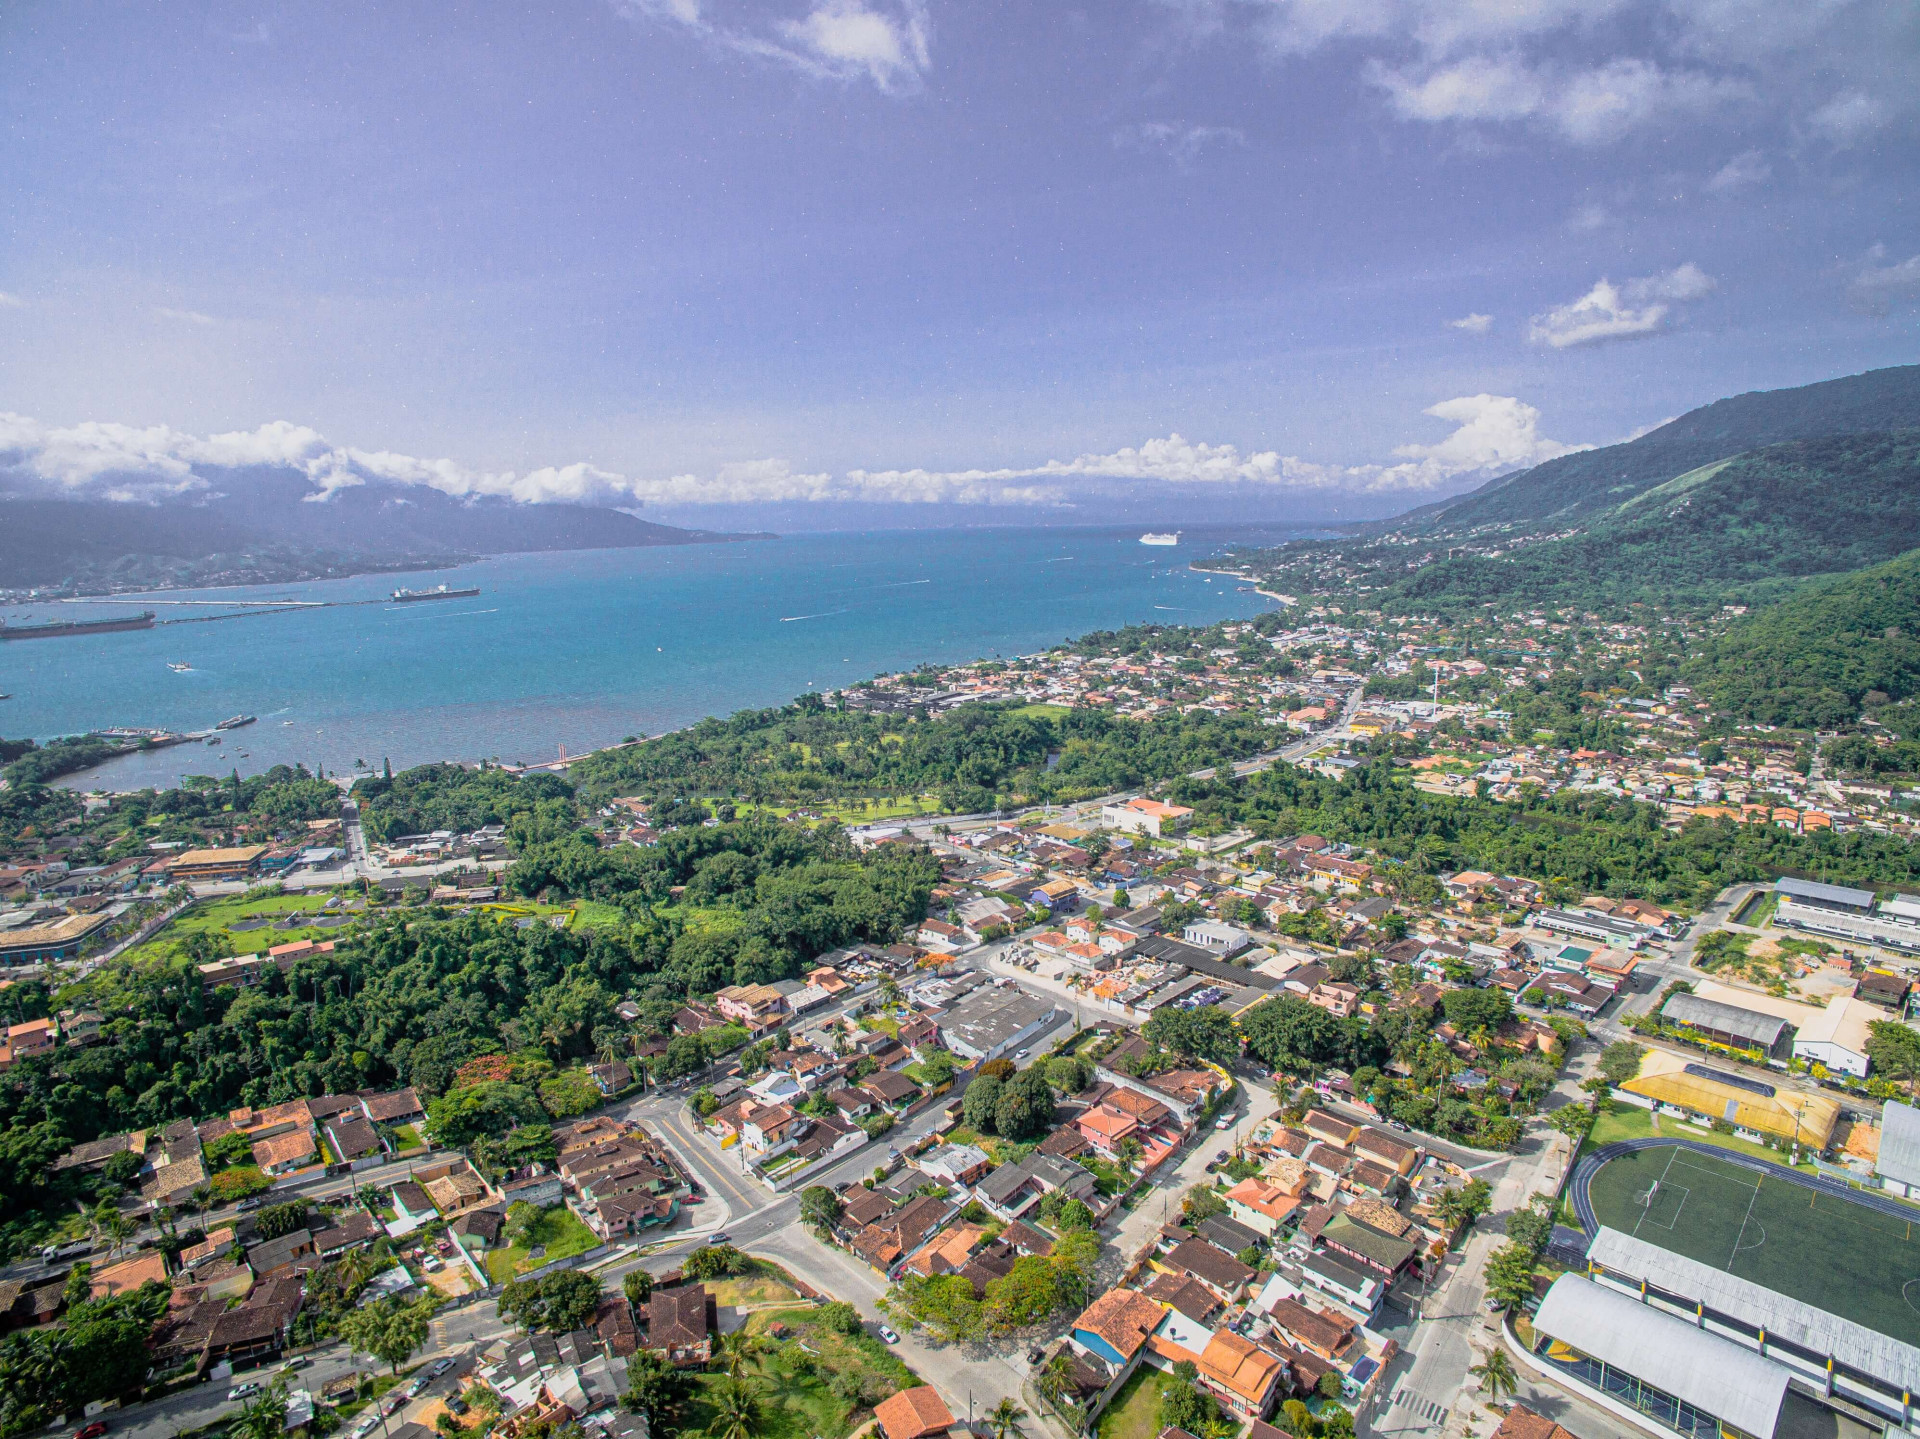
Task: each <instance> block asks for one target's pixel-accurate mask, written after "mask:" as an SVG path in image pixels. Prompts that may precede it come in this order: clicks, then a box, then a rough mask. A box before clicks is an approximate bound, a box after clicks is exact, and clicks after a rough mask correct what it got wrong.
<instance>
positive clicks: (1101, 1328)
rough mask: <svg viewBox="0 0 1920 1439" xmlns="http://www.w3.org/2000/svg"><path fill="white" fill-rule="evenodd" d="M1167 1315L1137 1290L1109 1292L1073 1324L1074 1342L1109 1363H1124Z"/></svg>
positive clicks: (1083, 1312)
mask: <svg viewBox="0 0 1920 1439" xmlns="http://www.w3.org/2000/svg"><path fill="white" fill-rule="evenodd" d="M1166 1312H1167V1311H1166V1310H1164V1309H1162V1308H1161V1307H1160V1306H1159V1305H1158V1304H1155V1303H1154V1302H1153V1301H1152V1300H1151V1299H1149V1298H1147V1296H1146V1295H1144V1294H1142V1293H1140V1292H1139V1291H1138V1290H1134V1289H1109V1290H1108V1291H1107V1292H1106V1293H1105V1294H1102V1295H1101V1296H1100V1297H1099V1298H1097V1299H1095V1300H1094V1301H1093V1303H1091V1304H1089V1305H1088V1306H1087V1307H1086V1308H1085V1309H1084V1310H1082V1311H1081V1313H1080V1317H1079V1318H1078V1319H1076V1320H1074V1321H1073V1342H1074V1343H1076V1344H1078V1345H1079V1346H1080V1347H1081V1348H1082V1349H1085V1350H1086V1351H1087V1352H1088V1353H1091V1354H1097V1355H1098V1356H1099V1357H1100V1358H1102V1359H1104V1360H1106V1361H1107V1362H1108V1363H1109V1364H1125V1363H1126V1362H1127V1361H1128V1360H1130V1359H1132V1358H1133V1356H1134V1355H1136V1354H1138V1353H1139V1352H1140V1347H1141V1345H1143V1344H1145V1343H1146V1342H1147V1336H1148V1335H1150V1334H1152V1333H1153V1331H1154V1329H1155V1328H1156V1327H1157V1326H1158V1325H1159V1323H1160V1320H1161V1318H1162V1316H1164V1315H1165V1314H1166Z"/></svg>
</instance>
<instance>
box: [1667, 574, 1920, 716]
mask: <svg viewBox="0 0 1920 1439" xmlns="http://www.w3.org/2000/svg"><path fill="white" fill-rule="evenodd" d="M1917 636H1920V552H1916V553H1913V554H1907V555H1903V556H1901V557H1900V558H1899V559H1897V560H1894V561H1892V562H1891V563H1889V564H1884V565H1879V566H1876V567H1874V568H1872V569H1869V570H1863V571H1861V572H1860V573H1859V574H1855V575H1849V576H1847V577H1845V578H1844V579H1837V580H1831V581H1828V582H1826V583H1824V584H1821V585H1819V586H1817V587H1815V588H1813V589H1810V590H1808V591H1806V592H1805V593H1802V594H1800V595H1797V596H1795V597H1794V598H1793V599H1791V600H1789V601H1787V602H1785V603H1782V604H1778V605H1773V606H1770V607H1768V608H1766V609H1764V610H1761V611H1759V612H1758V613H1757V614H1753V615H1750V616H1748V617H1747V618H1746V619H1745V620H1743V621H1741V622H1740V623H1738V624H1736V625H1735V626H1734V627H1733V628H1732V629H1730V630H1729V631H1728V632H1727V633H1726V634H1724V635H1722V636H1721V637H1720V638H1719V639H1718V640H1716V641H1715V642H1714V643H1713V645H1712V646H1711V647H1710V648H1709V649H1708V650H1707V652H1706V653H1705V654H1704V655H1703V656H1701V658H1700V659H1699V660H1698V661H1697V662H1696V663H1695V664H1694V665H1692V666H1691V667H1690V668H1689V670H1688V678H1689V679H1690V680H1691V681H1692V682H1693V683H1694V684H1696V685H1698V686H1699V687H1700V688H1701V689H1702V690H1703V691H1705V693H1706V694H1707V696H1708V697H1709V698H1710V699H1711V700H1712V702H1713V704H1714V706H1715V708H1717V709H1723V710H1726V711H1729V712H1731V713H1733V714H1735V715H1738V716H1740V717H1741V718H1743V719H1749V720H1756V721H1758V722H1760V723H1763V724H1783V725H1795V726H1800V727H1804V728H1809V729H1821V728H1832V727H1834V726H1837V725H1842V724H1846V723H1849V722H1851V721H1852V720H1853V719H1854V718H1855V717H1856V716H1857V715H1858V714H1859V713H1860V711H1861V707H1862V706H1863V705H1866V706H1879V705H1884V704H1886V703H1888V702H1889V701H1899V700H1904V699H1908V698H1910V697H1912V696H1913V695H1915V694H1920V638H1917Z"/></svg>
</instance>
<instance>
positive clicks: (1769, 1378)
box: [1533, 1231, 1787, 1439]
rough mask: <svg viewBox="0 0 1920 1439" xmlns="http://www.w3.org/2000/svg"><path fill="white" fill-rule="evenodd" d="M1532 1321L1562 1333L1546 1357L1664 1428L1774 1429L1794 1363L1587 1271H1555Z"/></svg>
mask: <svg viewBox="0 0 1920 1439" xmlns="http://www.w3.org/2000/svg"><path fill="white" fill-rule="evenodd" d="M1603 1232H1604V1231H1603ZM1533 1327H1534V1328H1535V1329H1536V1330H1538V1331H1539V1332H1540V1333H1541V1334H1544V1335H1546V1336H1547V1337H1548V1338H1550V1339H1552V1340H1554V1341H1556V1342H1555V1343H1554V1344H1552V1345H1551V1346H1549V1347H1548V1348H1547V1349H1546V1350H1545V1351H1544V1352H1543V1353H1542V1354H1541V1357H1542V1358H1543V1359H1546V1360H1547V1361H1549V1362H1550V1363H1552V1364H1553V1365H1554V1367H1555V1368H1557V1369H1559V1370H1560V1371H1562V1372H1563V1373H1566V1374H1569V1375H1571V1376H1572V1377H1573V1378H1575V1379H1578V1380H1580V1381H1581V1382H1582V1383H1584V1384H1586V1385H1588V1386H1590V1387H1592V1388H1595V1389H1598V1390H1600V1392H1601V1393H1603V1394H1605V1395H1606V1396H1607V1397H1608V1398H1610V1399H1612V1400H1613V1401H1614V1402H1615V1403H1620V1404H1627V1405H1631V1406H1632V1407H1633V1408H1635V1409H1638V1410H1640V1411H1641V1412H1642V1413H1645V1414H1648V1415H1650V1416H1652V1417H1653V1418H1655V1419H1657V1420H1659V1421H1660V1423H1661V1424H1662V1427H1664V1428H1668V1429H1674V1430H1678V1431H1679V1432H1680V1433H1682V1434H1700V1435H1703V1436H1704V1435H1710V1434H1713V1433H1714V1432H1715V1431H1716V1430H1718V1429H1721V1428H1722V1427H1723V1426H1724V1427H1727V1428H1732V1429H1737V1430H1740V1431H1741V1432H1743V1433H1746V1434H1750V1435H1753V1436H1755V1439H1773V1433H1774V1429H1775V1427H1776V1426H1777V1425H1778V1424H1779V1422H1780V1406H1781V1405H1782V1404H1783V1403H1785V1402H1786V1397H1787V1371H1786V1370H1785V1369H1782V1368H1780V1367H1779V1366H1778V1365H1775V1364H1770V1363H1768V1362H1767V1361H1766V1360H1765V1359H1762V1358H1761V1357H1760V1356H1759V1355H1758V1354H1755V1353H1754V1352H1753V1351H1752V1350H1750V1349H1744V1348H1742V1347H1741V1346H1740V1345H1738V1344H1735V1343H1734V1342H1733V1341H1732V1340H1730V1339H1723V1338H1721V1337H1720V1336H1719V1335H1717V1334H1710V1333H1708V1332H1707V1331H1706V1330H1704V1329H1696V1328H1695V1327H1694V1326H1693V1325H1692V1324H1689V1323H1688V1322H1687V1321H1686V1320H1684V1319H1677V1318H1675V1317H1674V1316H1673V1315H1671V1314H1668V1313H1666V1312H1664V1311H1662V1310H1659V1309H1654V1308H1651V1307H1650V1306H1648V1305H1645V1304H1642V1303H1641V1302H1640V1301H1639V1300H1637V1299H1634V1298H1632V1297H1630V1296H1628V1295H1625V1294H1622V1293H1621V1292H1620V1291H1619V1290H1617V1289H1609V1288H1607V1287H1606V1286H1604V1285H1601V1284H1596V1283H1594V1282H1593V1281H1592V1280H1591V1279H1586V1278H1583V1277H1581V1276H1580V1275H1578V1274H1563V1275H1561V1276H1560V1277H1559V1278H1558V1279H1556V1280H1554V1281H1553V1287H1552V1288H1551V1289H1549V1290H1548V1291H1547V1297H1546V1298H1545V1299H1543V1300H1542V1301H1541V1302H1540V1312H1539V1313H1538V1314H1537V1315H1535V1316H1534V1320H1533ZM1565 1351H1574V1352H1572V1353H1567V1352H1565ZM1713 1421H1718V1422H1717V1423H1715V1422H1713Z"/></svg>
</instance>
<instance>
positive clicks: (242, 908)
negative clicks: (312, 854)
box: [126, 893, 353, 966]
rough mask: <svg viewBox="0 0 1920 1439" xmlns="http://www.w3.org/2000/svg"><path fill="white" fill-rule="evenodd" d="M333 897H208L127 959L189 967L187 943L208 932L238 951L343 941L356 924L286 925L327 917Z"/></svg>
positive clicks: (335, 911)
mask: <svg viewBox="0 0 1920 1439" xmlns="http://www.w3.org/2000/svg"><path fill="white" fill-rule="evenodd" d="M329 898H331V896H330V895H326V894H318V893H316V894H276V895H267V896H264V897H262V898H259V899H248V898H246V897H245V896H244V895H237V894H236V895H228V896H226V897H225V898H222V899H212V900H203V901H202V902H201V903H199V904H196V905H194V906H193V908H191V909H189V910H188V911H187V912H186V913H185V914H183V915H181V916H180V917H179V918H178V919H176V920H174V921H173V922H172V923H171V924H169V925H168V926H167V927H166V928H165V929H163V930H161V931H160V932H159V933H158V934H156V935H154V936H153V938H152V939H149V940H148V941H147V942H146V943H145V944H142V945H139V946H138V947H136V948H134V949H131V950H129V951H128V952H127V955H126V958H127V959H128V960H129V961H131V962H132V963H134V964H142V963H146V964H166V965H173V966H184V965H186V964H188V963H190V962H191V961H190V960H189V959H188V957H187V953H186V945H187V941H188V940H189V938H191V937H192V936H193V935H196V934H206V933H211V934H214V935H216V936H217V937H218V938H219V939H220V940H221V941H222V942H224V944H225V945H226V948H227V951H228V952H229V953H232V954H264V953H265V952H266V951H267V950H269V949H272V948H273V947H274V946H276V945H281V944H292V943H294V942H295V941H297V940H303V939H312V940H324V939H338V938H340V937H341V936H343V935H345V934H347V933H348V932H349V931H351V929H352V928H353V925H352V924H351V923H350V922H349V923H346V924H327V925H312V924H305V923H296V924H294V925H293V927H291V928H283V927H282V926H283V924H285V923H286V922H287V921H290V920H306V919H319V918H322V917H323V916H322V911H321V906H322V905H323V904H325V903H326V902H327V900H328V899H329ZM340 912H341V908H340V906H339V905H336V906H335V907H334V908H333V909H332V910H329V911H326V914H327V915H329V916H331V915H335V914H339V913H340ZM236 926H238V927H237V928H236Z"/></svg>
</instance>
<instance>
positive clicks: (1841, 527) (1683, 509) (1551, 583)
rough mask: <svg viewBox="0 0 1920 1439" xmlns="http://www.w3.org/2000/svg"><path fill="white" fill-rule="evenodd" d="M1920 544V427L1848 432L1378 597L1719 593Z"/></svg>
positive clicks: (1393, 600) (1456, 604) (1685, 484)
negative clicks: (1576, 532)
mask: <svg viewBox="0 0 1920 1439" xmlns="http://www.w3.org/2000/svg"><path fill="white" fill-rule="evenodd" d="M1916 546H1920V429H1906V430H1897V431H1881V432H1875V433H1870V434H1859V435H1840V436H1834V437H1831V438H1827V439H1820V440H1798V441H1792V442H1789V443H1786V444H1778V445H1771V446H1768V447H1767V448H1765V449H1760V450H1755V451H1753V452H1752V453H1750V454H1745V455H1741V456H1739V457H1738V458H1735V459H1732V460H1729V461H1727V462H1725V463H1715V464H1713V465H1709V466H1704V467H1702V468H1701V469H1699V470H1696V471H1692V472H1689V473H1688V474H1686V475H1683V476H1680V477H1678V478H1676V479H1673V480H1670V481H1668V482H1667V483H1666V484H1663V485H1660V486H1657V487H1655V488H1653V489H1651V490H1648V491H1646V492H1644V493H1642V494H1640V495H1638V496H1636V497H1634V498H1632V499H1630V500H1628V501H1626V502H1625V503H1623V504H1620V505H1618V506H1616V507H1615V508H1614V509H1612V510H1611V511H1609V512H1608V513H1606V514H1604V515H1601V516H1598V517H1596V518H1594V519H1593V520H1592V521H1591V522H1590V523H1589V525H1588V528H1587V530H1586V531H1585V533H1582V534H1579V535H1576V536H1574V537H1572V538H1570V539H1564V540H1553V541H1548V542H1546V543H1544V544H1536V545H1530V546H1528V547H1526V548H1524V549H1522V550H1519V551H1518V552H1516V553H1514V554H1512V555H1508V556H1502V557H1500V558H1498V559H1490V558H1478V557H1475V558H1466V559H1454V560H1443V561H1441V562H1439V563H1436V564H1431V565H1427V566H1425V567H1424V568H1422V569H1420V570H1418V571H1416V572H1415V573H1413V574H1412V575H1409V576H1407V577H1406V578H1405V579H1402V580H1399V581H1397V582H1395V583H1394V584H1393V585H1391V586H1389V587H1388V588H1387V589H1386V590H1385V591H1384V592H1383V593H1382V594H1381V595H1380V596H1379V602H1380V604H1381V605H1382V607H1383V608H1386V609H1388V610H1389V611H1394V610H1413V611H1446V610H1452V609H1459V608H1463V607H1471V606H1476V605H1482V604H1486V603H1488V602H1493V603H1495V604H1504V603H1508V602H1513V603H1524V604H1529V605H1537V604H1582V605H1603V604H1614V605H1617V604H1620V603H1623V602H1629V601H1633V600H1645V601H1650V602H1656V603H1660V604H1663V605H1666V604H1675V603H1687V602H1693V603H1718V602H1719V601H1720V600H1721V599H1722V598H1723V597H1732V596H1735V595H1737V592H1738V591H1739V590H1740V588H1741V587H1742V586H1755V585H1759V584H1761V583H1763V582H1767V581H1776V580H1783V579H1786V580H1792V579H1801V578H1805V577H1807V576H1811V575H1823V574H1835V573H1844V572H1846V571H1849V570H1856V569H1860V568H1862V567H1864V566H1867V565H1874V564H1879V563H1881V562H1882V561H1885V560H1888V559H1891V558H1892V557H1893V556H1895V555H1898V554H1901V553H1904V552H1905V551H1907V550H1909V549H1913V548H1914V547H1916ZM1738 597H1742V598H1744V597H1745V596H1738Z"/></svg>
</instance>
